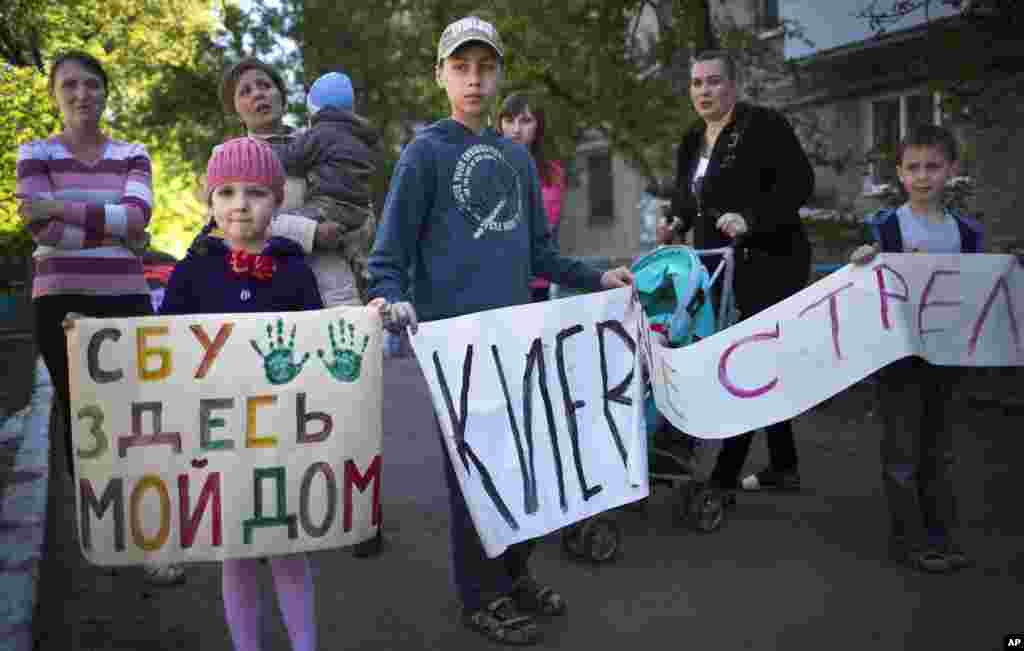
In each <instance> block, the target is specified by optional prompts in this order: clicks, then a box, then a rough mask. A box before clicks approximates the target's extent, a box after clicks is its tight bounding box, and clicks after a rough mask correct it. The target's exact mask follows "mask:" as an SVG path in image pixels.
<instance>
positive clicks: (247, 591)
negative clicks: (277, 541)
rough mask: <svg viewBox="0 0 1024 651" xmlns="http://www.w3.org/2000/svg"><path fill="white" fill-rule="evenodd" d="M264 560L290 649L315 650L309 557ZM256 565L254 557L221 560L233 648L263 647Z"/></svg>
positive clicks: (251, 649) (255, 649)
mask: <svg viewBox="0 0 1024 651" xmlns="http://www.w3.org/2000/svg"><path fill="white" fill-rule="evenodd" d="M267 560H268V561H269V562H270V571H271V572H272V573H273V575H274V587H275V588H276V590H277V602H278V605H279V606H280V607H281V615H282V616H283V617H284V625H285V627H286V628H287V629H288V637H289V638H291V641H292V650H293V651H316V619H315V616H314V598H313V574H312V571H311V570H310V567H309V559H308V558H307V556H306V555H305V554H294V555H290V556H277V557H273V558H269V559H267ZM259 568H260V560H259V559H258V558H241V559H231V560H226V561H224V562H223V563H222V576H221V589H222V591H223V593H224V617H225V618H226V619H227V621H228V628H229V629H230V630H231V639H232V640H233V641H234V643H235V649H236V651H261V650H262V649H263V639H262V628H263V627H262V625H261V622H260V615H262V613H263V604H262V594H261V593H260V586H259V583H260V582H259V574H258V572H259Z"/></svg>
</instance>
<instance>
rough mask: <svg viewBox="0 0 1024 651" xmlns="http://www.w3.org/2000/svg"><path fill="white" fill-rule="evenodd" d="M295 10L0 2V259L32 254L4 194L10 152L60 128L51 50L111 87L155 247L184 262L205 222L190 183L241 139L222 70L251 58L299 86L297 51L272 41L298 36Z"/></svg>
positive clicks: (111, 113)
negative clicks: (70, 54) (133, 150)
mask: <svg viewBox="0 0 1024 651" xmlns="http://www.w3.org/2000/svg"><path fill="white" fill-rule="evenodd" d="M297 6H298V5H297V0H285V1H284V2H282V3H280V4H274V5H272V6H268V5H267V3H265V2H264V1H263V0H256V1H255V2H253V3H252V10H251V11H249V12H242V11H241V10H240V9H239V8H238V6H237V4H235V3H234V0H77V1H75V2H71V1H70V0H68V1H64V2H58V3H54V2H51V1H49V0H7V2H6V3H5V4H3V5H2V6H0V19H2V20H0V54H2V55H3V57H4V62H3V63H2V64H0V65H2V67H0V102H2V107H0V108H2V110H0V165H2V169H3V179H2V180H0V251H6V252H21V253H24V252H26V251H28V250H30V249H31V247H32V243H31V240H30V238H28V236H27V234H26V233H25V231H24V229H23V228H22V226H21V223H20V220H19V219H18V217H17V214H16V208H17V203H16V201H15V200H14V196H13V192H14V178H15V174H14V167H15V160H16V150H17V145H18V144H19V143H21V142H25V141H27V140H31V139H35V138H41V137H45V136H47V135H49V134H51V133H54V132H55V131H56V130H57V129H58V128H59V117H58V116H57V114H56V112H55V111H54V109H53V107H52V105H51V102H50V100H49V97H48V95H47V88H46V79H45V74H46V72H47V69H46V66H47V64H48V63H49V61H51V60H52V58H53V56H54V54H55V53H57V52H58V51H61V50H66V49H82V50H86V51H88V52H90V53H92V54H94V55H96V56H97V57H98V58H99V59H100V60H101V61H103V63H104V66H105V67H106V68H107V72H108V74H109V75H110V78H111V82H112V83H111V89H110V91H111V92H110V98H109V100H108V110H107V116H106V117H107V127H108V129H109V130H110V131H111V132H112V133H113V135H114V136H115V137H118V138H122V139H126V140H131V141H140V142H143V143H144V144H145V145H146V147H147V149H148V150H149V152H150V156H151V157H152V159H153V168H154V196H155V210H154V214H153V219H152V220H151V224H150V229H149V231H150V234H151V235H152V236H153V241H154V245H155V246H157V247H158V248H161V249H164V250H168V251H172V252H174V253H176V254H178V255H181V254H183V253H184V249H185V247H186V246H187V244H188V242H189V241H190V240H191V239H192V237H193V236H194V234H195V232H196V231H198V229H199V228H200V227H201V226H202V223H203V222H204V221H205V219H206V209H205V207H204V206H203V205H202V204H201V203H200V202H199V200H198V199H197V197H196V192H195V190H196V188H197V175H198V174H199V173H200V172H201V171H203V170H205V166H206V160H207V158H208V157H209V153H210V150H211V149H212V147H213V145H214V144H216V143H218V142H221V141H223V140H224V138H225V137H228V136H230V135H234V134H237V133H240V132H241V129H240V125H239V124H238V122H237V121H232V120H231V119H229V118H228V116H226V115H225V114H224V111H223V109H222V107H221V104H220V97H219V85H220V76H221V73H222V72H223V69H224V67H225V66H227V65H229V64H230V63H232V62H233V61H235V60H237V59H238V58H240V57H242V56H245V55H248V54H256V55H259V56H262V57H264V58H265V59H266V60H268V62H271V63H273V64H275V65H278V66H279V67H280V68H281V69H282V70H283V71H284V72H285V77H286V78H287V79H289V80H290V81H292V82H294V83H295V84H296V85H297V86H298V87H299V88H301V65H300V64H299V57H300V54H299V53H298V52H297V51H295V50H294V49H288V48H287V47H284V46H282V44H281V37H282V36H286V35H287V34H289V33H294V31H295V30H296V29H300V28H301V25H300V24H299V23H297V18H300V17H301V12H299V11H297V10H296V7H297ZM296 108H297V109H298V112H301V110H302V104H301V103H299V104H296Z"/></svg>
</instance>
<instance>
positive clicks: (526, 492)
mask: <svg viewBox="0 0 1024 651" xmlns="http://www.w3.org/2000/svg"><path fill="white" fill-rule="evenodd" d="M638 310H639V306H638V305H635V304H631V301H630V290H629V289H621V290H615V291H608V292H601V293H599V294H590V295H586V296H578V297H573V298H567V299H564V300H559V301H549V302H546V303H537V304H532V305H524V306H517V307H511V308H506V309H501V310H493V311H488V312H482V313H479V314H473V315H467V316H462V317H457V318H453V319H446V320H442V321H433V322H430V323H425V324H422V325H421V326H420V329H419V332H418V333H417V334H416V335H415V336H413V337H412V338H411V341H412V344H413V348H414V349H415V352H416V357H417V358H418V359H419V363H420V366H421V367H422V368H423V372H424V375H425V376H426V378H427V382H428V384H429V385H430V391H431V395H432V398H433V403H434V407H435V410H436V412H437V415H438V419H439V421H440V424H441V428H442V434H443V439H444V443H445V446H446V448H447V451H448V455H449V459H450V460H451V462H452V464H453V465H454V467H455V472H456V475H457V476H458V478H459V482H460V483H461V485H462V491H463V495H464V496H465V497H466V502H467V504H468V506H469V510H470V512H471V514H472V516H473V520H474V522H475V523H476V525H477V531H478V532H480V538H481V540H482V541H483V545H484V549H485V550H486V552H487V554H488V555H490V556H492V557H493V556H497V555H498V554H500V553H502V552H503V551H504V550H505V548H506V547H507V546H508V545H511V544H513V543H516V542H521V541H524V540H529V539H531V538H536V537H538V536H541V535H544V534H546V533H549V532H551V531H554V530H557V529H560V528H562V527H564V526H566V525H568V524H571V523H573V522H577V521H579V520H582V519H584V518H587V517H589V516H592V515H595V514H597V513H600V512H602V511H606V510H608V509H611V508H615V507H617V506H621V505H623V504H626V503H628V502H632V501H635V500H637V499H640V498H642V497H644V496H646V495H647V492H648V484H647V440H646V436H645V435H644V426H643V415H642V413H641V407H642V404H641V399H640V381H639V374H638V371H637V369H636V368H635V364H636V361H637V359H638V357H637V356H636V355H635V352H634V351H635V343H634V337H635V333H636V327H637V311H638Z"/></svg>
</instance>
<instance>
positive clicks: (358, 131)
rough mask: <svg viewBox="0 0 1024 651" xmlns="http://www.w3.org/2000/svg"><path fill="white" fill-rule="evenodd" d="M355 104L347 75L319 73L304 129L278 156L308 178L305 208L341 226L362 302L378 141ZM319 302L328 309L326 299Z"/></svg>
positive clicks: (343, 246) (309, 96) (294, 173)
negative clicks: (313, 207) (316, 209)
mask: <svg viewBox="0 0 1024 651" xmlns="http://www.w3.org/2000/svg"><path fill="white" fill-rule="evenodd" d="M354 104H355V93H354V91H353V88H352V80H351V79H349V77H348V75H345V74H343V73H340V72H328V73H327V74H324V75H322V76H321V77H320V78H318V79H317V80H316V81H315V82H313V85H312V86H310V88H309V93H308V94H307V95H306V106H307V107H308V108H309V128H308V129H306V130H305V131H303V132H302V133H301V134H299V135H298V136H297V137H296V138H295V139H294V140H293V141H292V142H291V143H289V144H288V146H287V147H285V148H284V149H283V150H281V151H279V155H280V158H281V163H282V164H283V165H284V168H285V171H286V172H287V173H288V175H289V176H299V177H303V178H306V179H308V183H309V185H308V186H307V188H306V205H309V204H310V203H313V204H314V205H316V204H321V205H323V206H324V210H321V211H320V214H321V216H322V218H321V219H320V221H323V220H326V219H331V220H333V221H334V222H335V223H337V224H338V226H339V227H340V231H341V243H340V251H339V254H340V255H341V256H342V257H343V258H345V260H347V261H348V263H349V265H350V266H351V267H352V273H353V275H354V276H355V278H356V284H357V288H358V290H359V295H360V298H361V299H362V302H363V303H365V302H366V280H367V275H366V258H367V256H368V255H369V253H370V246H371V244H372V242H373V236H374V233H375V232H376V225H377V219H376V217H375V210H374V206H373V196H372V190H371V187H370V180H371V178H372V176H373V174H374V172H375V171H376V169H377V166H378V161H379V160H380V154H381V151H380V148H381V141H380V136H379V134H378V133H377V131H376V130H375V129H374V128H373V127H372V125H371V124H370V122H369V121H368V120H367V119H366V118H364V117H362V116H359V115H357V114H356V113H355V112H354ZM314 218H315V217H314ZM324 302H325V303H327V304H328V307H330V299H329V296H328V295H325V296H324Z"/></svg>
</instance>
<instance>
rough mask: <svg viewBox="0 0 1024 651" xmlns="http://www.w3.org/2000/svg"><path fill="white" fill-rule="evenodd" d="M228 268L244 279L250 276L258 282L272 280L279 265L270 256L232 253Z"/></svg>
mask: <svg viewBox="0 0 1024 651" xmlns="http://www.w3.org/2000/svg"><path fill="white" fill-rule="evenodd" d="M228 268H229V269H231V272H232V273H234V274H235V275H236V276H240V277H242V278H244V277H246V276H249V277H251V278H255V279H256V280H270V278H271V277H272V276H273V275H274V271H275V270H276V269H277V263H276V262H274V258H272V257H270V256H269V255H258V254H256V253H249V252H248V251H232V252H231V253H229V254H228Z"/></svg>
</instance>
